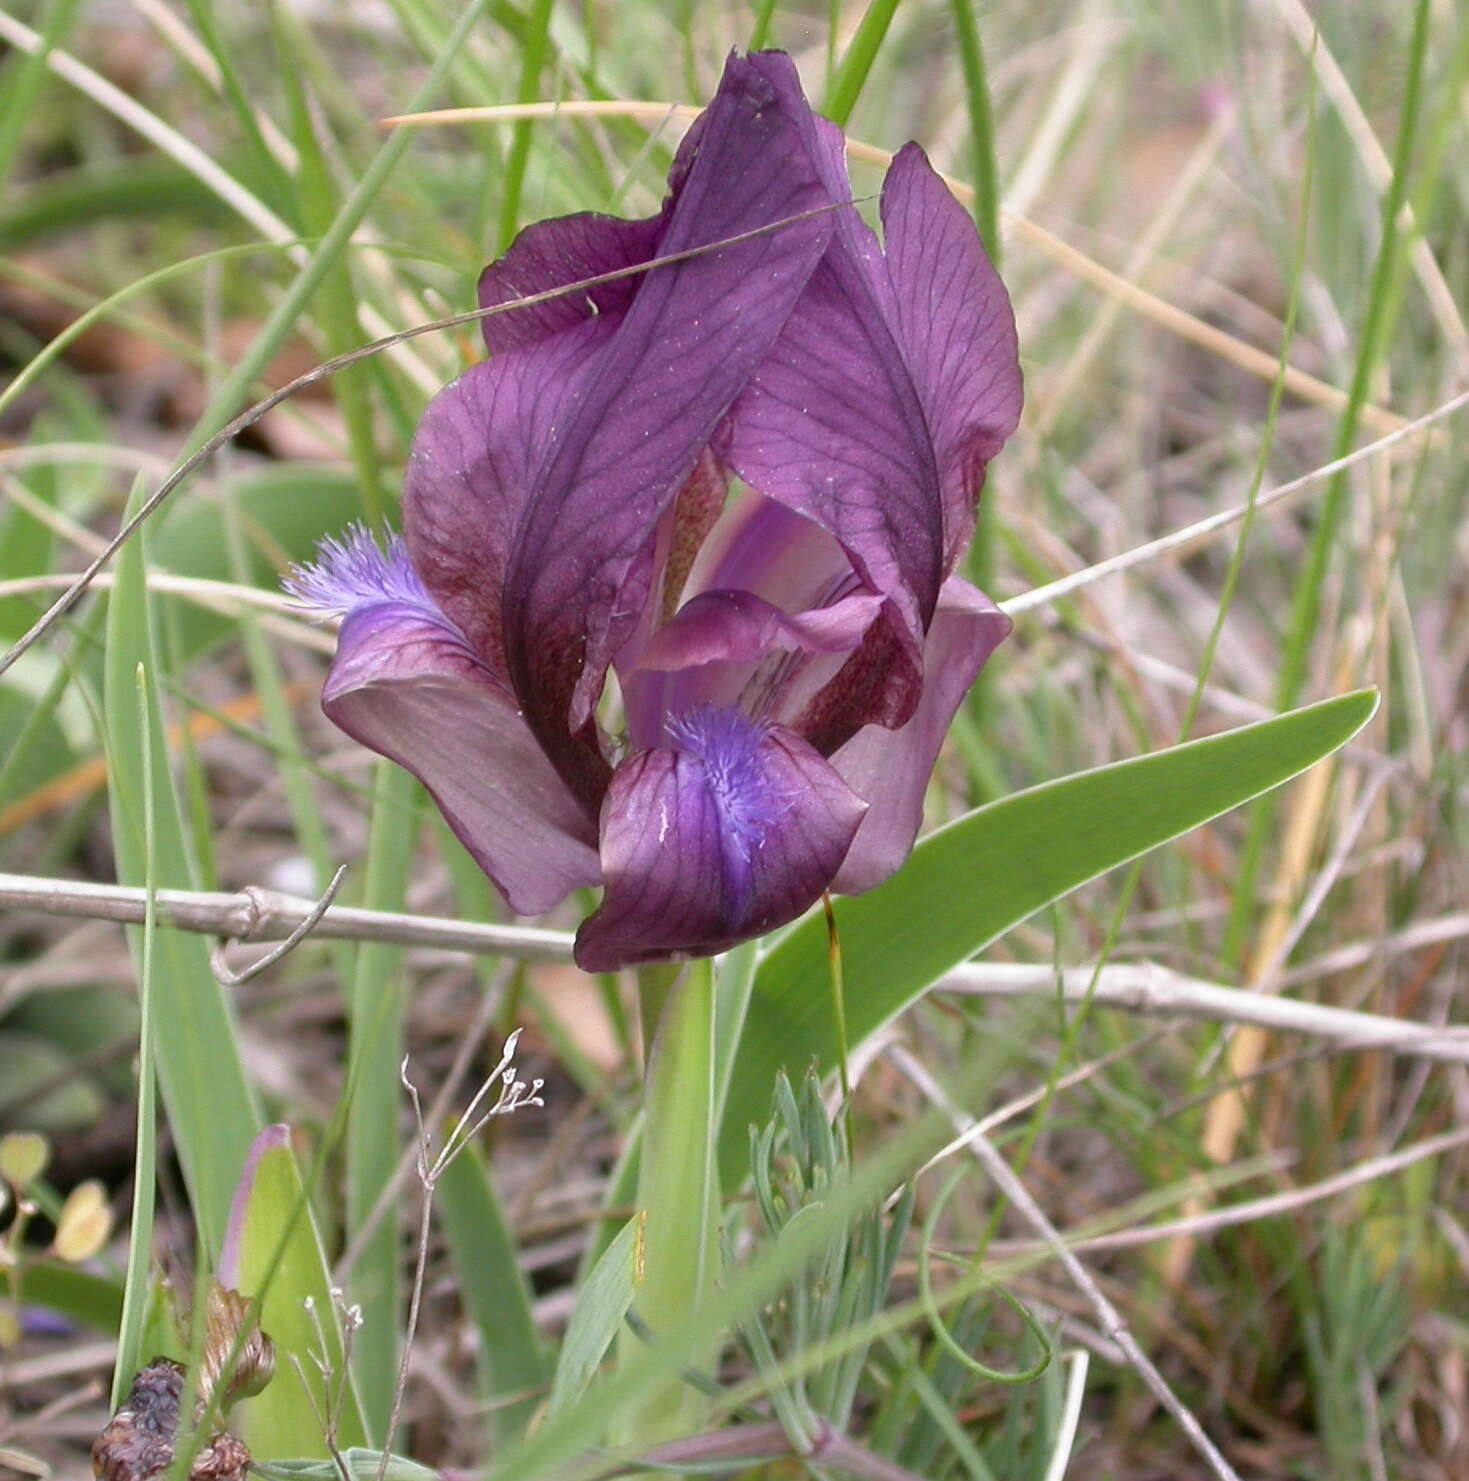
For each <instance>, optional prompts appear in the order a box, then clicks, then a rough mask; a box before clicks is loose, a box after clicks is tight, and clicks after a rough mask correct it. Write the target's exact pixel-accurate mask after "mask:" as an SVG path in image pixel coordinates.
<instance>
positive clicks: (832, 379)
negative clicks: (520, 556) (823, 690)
mask: <svg viewBox="0 0 1469 1481" xmlns="http://www.w3.org/2000/svg"><path fill="white" fill-rule="evenodd" d="M772 62H773V59H772ZM777 70H778V71H779V73H780V75H781V78H783V79H784V80H780V79H779V78H778V79H777V80H776V85H777V86H778V87H783V88H789V89H792V90H798V84H797V83H796V80H795V77H794V71H793V69H791V68H790V67H789V63H788V62H786V63H785V65H784V66H783V67H781V68H779V69H776V68H775V67H774V66H773V65H772V75H774V74H775V72H776V71H777ZM805 124H806V131H807V136H808V140H809V147H810V148H811V150H812V152H813V155H814V156H815V157H818V158H819V159H820V160H821V161H822V163H823V169H824V174H825V178H826V181H827V188H828V190H829V192H830V193H831V194H832V196H833V198H835V199H845V198H846V197H847V196H849V194H850V190H849V187H848V185H847V182H846V172H845V168H844V167H843V165H842V162H841V145H840V137H841V136H840V133H839V132H838V131H836V130H835V129H834V127H833V126H832V125H830V124H825V123H824V122H823V121H821V120H818V119H816V118H815V117H814V116H812V115H809V114H808V115H807V117H806V120H805ZM835 216H836V228H835V231H834V233H833V237H832V242H831V245H830V247H829V249H828V251H827V253H826V255H825V257H823V259H822V262H821V265H820V266H819V267H818V268H817V270H816V271H815V272H814V273H813V274H812V276H811V280H810V282H809V283H808V284H807V286H806V291H805V293H803V294H802V295H801V299H800V301H799V303H798V304H797V305H796V308H795V309H794V311H793V312H792V313H791V315H790V317H789V318H788V319H787V320H786V325H785V328H784V330H783V331H782V333H781V336H780V338H779V339H778V340H777V342H776V344H775V346H774V348H773V349H772V351H771V353H770V355H769V357H768V358H767V359H766V361H765V363H764V364H763V365H761V367H760V369H759V371H758V372H757V374H756V375H755V377H754V379H753V380H752V382H751V384H750V386H749V388H748V389H747V390H746V392H745V393H744V395H743V396H741V398H740V400H739V402H738V403H737V404H736V406H735V408H734V411H733V414H732V415H731V418H730V426H729V434H728V456H729V461H730V464H731V466H732V467H733V468H734V470H735V471H736V472H737V473H738V474H739V475H740V477H741V478H743V479H744V480H745V481H746V482H747V483H749V484H750V485H751V486H752V487H754V488H756V489H758V490H759V491H760V492H761V493H764V494H767V495H769V496H770V497H771V498H773V499H778V500H779V501H780V502H781V503H783V504H787V505H789V506H790V507H791V508H792V509H794V510H796V511H798V512H799V513H801V514H804V515H806V516H807V517H809V518H810V519H812V520H814V521H815V522H816V523H817V524H819V525H820V526H821V527H822V528H823V529H826V530H829V531H830V532H831V533H832V534H833V535H834V536H835V537H836V539H837V540H839V541H840V542H841V544H842V546H843V547H844V549H845V550H846V552H847V554H848V555H849V557H850V559H851V561H852V564H853V565H854V566H855V567H856V569H857V572H858V574H859V575H860V576H861V577H862V579H863V582H864V583H865V584H866V585H867V586H868V587H870V588H871V589H872V590H874V591H877V592H879V593H881V594H882V595H884V596H885V597H887V598H888V599H889V602H890V609H889V614H888V622H889V625H890V626H891V627H892V628H893V634H894V637H895V638H896V639H897V643H896V646H893V645H889V646H890V648H891V650H892V652H893V655H894V657H895V659H896V661H897V662H899V663H906V665H907V666H908V668H909V669H910V670H911V673H910V674H909V676H908V680H907V682H905V683H902V684H895V685H893V686H891V687H886V686H877V687H876V688H874V689H873V690H872V693H871V696H870V697H871V699H872V700H873V701H874V702H875V703H877V704H879V705H880V706H881V707H880V708H879V709H877V710H876V711H875V712H873V713H870V714H865V715H863V716H862V719H864V720H866V719H874V720H882V721H883V722H885V723H887V724H890V725H891V724H897V723H901V721H902V720H903V719H905V718H906V717H907V714H908V713H910V712H911V708H912V705H913V704H914V703H916V702H917V693H918V689H917V682H916V678H917V671H918V667H919V652H920V648H921V644H922V638H923V632H924V629H925V628H926V626H927V624H928V619H929V617H930V615H931V614H932V612H933V607H934V603H935V601H936V600H937V598H938V589H939V586H940V584H941V583H942V581H943V577H944V569H943V506H942V500H941V496H940V490H939V474H938V465H937V462H936V460H935V455H934V449H933V445H932V442H931V439H930V437H929V431H928V427H927V424H926V422H925V420H924V414H923V408H922V406H921V404H920V401H919V398H918V393H917V390H916V388H915V386H914V383H913V379H912V377H911V375H910V374H909V370H908V366H907V363H906V360H905V358H904V354H903V350H902V347H901V345H900V344H899V343H898V341H897V339H896V338H895V337H894V334H893V330H892V327H891V325H890V314H891V313H892V311H893V305H892V304H891V301H890V298H891V292H890V286H889V284H888V281H887V276H886V272H885V270H884V268H883V265H882V260H881V256H880V254H879V253H878V251H877V247H876V242H875V239H874V238H873V236H872V233H871V231H870V230H869V229H868V228H867V227H866V226H865V225H864V224H863V222H862V220H861V218H860V216H858V214H857V212H856V211H855V209H852V208H848V209H845V210H840V211H838V212H836V213H835Z"/></svg>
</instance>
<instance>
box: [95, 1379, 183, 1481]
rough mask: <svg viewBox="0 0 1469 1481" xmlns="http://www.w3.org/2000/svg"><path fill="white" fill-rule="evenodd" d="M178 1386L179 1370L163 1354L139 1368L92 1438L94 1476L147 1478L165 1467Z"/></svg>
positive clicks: (126, 1480) (103, 1480)
mask: <svg viewBox="0 0 1469 1481" xmlns="http://www.w3.org/2000/svg"><path fill="white" fill-rule="evenodd" d="M183 1391H184V1370H183V1368H182V1367H181V1366H180V1365H179V1364H178V1363H172V1362H170V1361H169V1360H168V1359H167V1358H154V1359H153V1361H152V1362H151V1363H149V1364H148V1366H147V1367H146V1368H144V1369H142V1370H141V1371H140V1372H139V1374H138V1376H137V1377H136V1378H135V1379H133V1386H132V1389H131V1391H130V1392H129V1393H128V1396H127V1400H126V1401H125V1402H124V1404H123V1406H122V1408H121V1409H119V1410H118V1411H117V1413H116V1414H114V1415H113V1416H112V1418H111V1420H110V1421H109V1422H108V1425H107V1428H106V1429H104V1430H103V1431H102V1433H101V1434H100V1435H98V1436H97V1438H96V1440H94V1441H93V1442H92V1474H93V1475H94V1476H95V1477H97V1481H151V1478H152V1477H154V1476H159V1475H162V1474H163V1472H164V1471H165V1470H167V1469H168V1466H169V1463H170V1462H171V1461H172V1460H173V1442H174V1436H175V1435H176V1434H177V1433H178V1427H179V1399H180V1396H181V1395H182V1393H183Z"/></svg>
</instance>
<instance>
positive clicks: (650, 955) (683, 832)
mask: <svg viewBox="0 0 1469 1481" xmlns="http://www.w3.org/2000/svg"><path fill="white" fill-rule="evenodd" d="M864 808H865V804H864V803H863V802H862V800H861V799H860V798H859V797H857V796H856V794H855V793H853V792H852V790H851V789H850V788H849V787H848V786H847V784H846V783H845V782H843V781H842V779H841V778H840V777H839V776H838V775H837V774H836V772H835V771H833V770H832V768H831V767H830V766H829V765H828V764H827V762H825V761H823V760H822V758H821V757H820V756H818V755H817V754H816V752H815V751H813V750H812V749H811V747H810V746H808V745H807V744H806V743H805V742H804V741H802V740H801V739H800V738H799V737H797V736H795V735H792V734H791V733H790V732H789V731H785V730H783V729H781V728H779V727H771V726H766V725H762V724H760V723H759V722H757V721H753V720H751V719H750V718H749V717H748V716H746V715H744V714H742V713H741V712H739V711H738V710H731V709H725V710H715V709H705V710H699V711H695V712H694V713H693V714H692V715H689V716H685V717H684V719H683V721H682V722H681V724H679V725H678V726H677V727H676V728H675V734H674V745H673V746H672V747H668V748H664V747H660V748H658V749H655V750H649V751H641V752H639V753H637V754H636V755H634V756H632V757H631V758H629V759H628V760H626V761H624V762H623V763H622V765H621V766H619V767H618V768H617V771H616V773H615V774H614V776H613V778H612V785H611V787H610V788H609V789H608V792H607V800H606V802H605V804H604V807H603V813H602V872H603V875H604V878H605V881H606V886H607V888H606V893H605V895H604V896H603V898H602V905H601V908H600V909H599V910H598V911H597V913H596V914H595V915H594V916H592V917H591V918H590V919H589V920H588V921H586V922H585V923H584V924H583V926H582V928H581V930H580V931H579V932H578V933H577V938H576V960H577V962H578V964H579V965H580V966H581V967H582V968H584V969H585V970H586V971H589V972H603V971H611V970H612V969H614V968H616V967H622V966H629V965H631V964H633V963H636V962H646V961H657V960H660V959H666V958H668V957H672V956H677V955H683V954H689V955H708V954H710V953H713V952H716V951H723V950H724V949H725V948H726V947H729V946H732V945H734V944H735V943H736V942H738V941H745V940H748V939H750V938H751V937H753V936H758V935H761V934H763V933H764V932H766V931H769V930H773V929H774V928H775V927H776V926H780V925H784V924H785V923H786V922H787V921H790V920H793V919H794V918H795V917H796V916H798V915H799V914H801V912H802V911H803V910H805V909H806V908H807V907H808V906H809V905H811V904H812V903H813V902H814V901H815V900H816V899H817V898H818V897H819V896H820V894H821V892H822V890H823V889H825V888H826V886H827V885H828V883H829V882H830V880H831V878H832V876H833V875H834V874H835V873H836V871H837V868H838V866H839V865H840V864H841V861H842V858H843V856H844V855H845V854H846V852H847V849H848V846H849V845H850V844H851V841H852V838H853V835H854V834H855V833H856V831H857V828H858V825H859V824H860V822H861V819H862V814H863V811H864Z"/></svg>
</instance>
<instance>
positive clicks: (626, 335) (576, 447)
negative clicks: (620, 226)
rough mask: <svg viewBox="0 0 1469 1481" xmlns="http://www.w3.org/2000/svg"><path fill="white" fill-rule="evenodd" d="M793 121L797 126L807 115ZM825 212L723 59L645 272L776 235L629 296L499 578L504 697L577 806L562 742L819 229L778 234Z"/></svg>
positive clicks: (797, 128)
mask: <svg viewBox="0 0 1469 1481" xmlns="http://www.w3.org/2000/svg"><path fill="white" fill-rule="evenodd" d="M799 111H800V112H803V113H808V112H809V110H808V109H807V107H806V104H805V103H804V100H801V101H800V102H799ZM825 200H826V195H825V192H824V190H823V189H822V186H821V183H820V181H819V179H818V178H817V174H816V169H815V166H814V164H813V163H812V161H811V158H810V156H809V153H808V151H807V150H806V148H805V147H804V144H803V140H802V133H801V120H800V117H798V116H796V112H795V108H794V105H793V104H792V102H791V100H790V99H788V98H785V97H783V96H781V95H779V94H778V93H777V92H776V90H775V89H774V88H772V87H771V86H770V85H769V84H768V82H767V81H766V80H765V79H764V77H763V76H762V74H761V73H760V72H759V71H758V70H757V68H755V67H754V66H753V65H752V64H751V62H750V61H749V60H746V59H741V58H732V59H731V60H730V62H729V64H728V66H727V68H726V70H725V75H724V79H723V81H722V82H721V84H720V88H719V92H718V94H717V95H716V97H715V99H714V101H713V102H712V103H711V104H710V106H709V108H708V109H707V110H706V112H705V114H704V118H703V124H702V128H701V130H700V132H699V135H698V142H697V148H696V149H695V150H694V151H693V157H692V159H691V160H689V161H688V164H687V174H686V176H685V177H684V178H683V180H682V182H681V186H680V188H679V191H678V195H677V199H676V200H675V202H674V203H673V206H672V209H671V211H670V213H669V217H668V226H667V230H666V232H665V233H664V235H663V238H662V240H661V242H660V247H659V255H660V256H666V255H669V254H672V253H675V252H680V251H683V250H686V249H689V248H694V247H698V246H700V245H702V244H710V243H715V242H718V241H721V240H724V239H726V238H729V237H733V236H736V235H739V234H741V233H745V232H749V231H752V230H755V229H758V228H761V227H766V226H772V225H774V224H775V223H779V222H787V223H788V224H786V225H783V226H779V227H777V229H775V230H772V231H769V232H766V233H765V234H763V235H760V236H758V237H754V238H751V239H750V240H747V241H744V242H741V243H738V244H737V245H733V246H727V247H722V248H718V249H716V250H714V251H711V252H709V253H707V254H704V255H701V256H698V257H694V258H690V259H687V260H684V261H681V262H679V263H677V264H674V265H671V266H669V267H666V268H655V269H654V270H652V271H651V272H649V273H648V274H646V275H645V276H644V277H643V278H642V280H641V285H640V287H639V288H638V291H637V293H636V295H635V297H634V298H633V301H632V304H631V306H630V307H629V308H628V309H627V311H626V313H625V314H624V315H623V316H622V318H621V321H620V322H619V323H618V324H617V325H616V328H615V330H614V331H613V333H612V335H611V338H610V339H609V341H608V343H607V344H606V346H605V347H604V348H603V350H602V351H601V352H600V353H599V354H598V355H597V356H596V357H595V359H596V364H595V373H594V374H591V375H590V376H588V377H587V378H586V379H584V380H583V381H582V382H581V383H580V385H579V387H578V393H577V396H576V398H575V404H574V405H572V406H571V407H569V409H568V410H567V411H566V413H565V415H564V417H563V418H562V420H561V421H560V422H559V423H558V425H557V427H556V435H555V437H554V439H553V440H552V442H551V445H550V447H549V451H548V456H547V457H546V458H545V460H544V461H543V462H542V463H541V464H540V466H539V468H538V470H537V478H536V497H535V500H534V502H533V503H532V504H531V505H530V506H529V507H528V508H527V509H526V512H525V516H524V518H523V520H522V521H521V524H520V527H519V531H518V534H517V538H516V541H515V544H514V546H513V549H512V553H511V559H510V567H509V570H508V572H507V575H506V584H505V603H504V610H505V643H506V655H507V659H508V664H509V671H510V675H511V679H512V681H513V684H514V687H515V690H516V693H517V694H518V695H519V697H520V699H521V702H522V704H523V705H524V707H525V711H526V715H527V718H528V719H529V721H530V724H531V726H532V728H533V729H534V730H535V732H536V734H537V736H538V737H539V738H540V740H541V742H542V744H543V745H544V746H545V747H546V750H547V752H548V754H550V755H551V756H552V758H553V760H554V761H555V762H556V764H557V766H558V769H560V771H561V772H562V774H563V776H565V777H566V778H567V780H568V783H569V784H570V785H572V786H574V787H576V788H577V789H578V790H579V791H580V792H581V794H582V795H584V796H587V795H591V793H592V791H593V790H594V789H592V788H589V787H588V786H587V785H586V780H585V777H584V767H583V762H582V758H581V756H580V754H579V751H580V746H581V744H582V743H580V742H578V741H577V740H576V739H575V737H576V736H577V735H578V733H582V732H584V731H585V729H586V727H587V726H588V725H589V724H590V723H591V721H592V718H593V712H594V709H595V706H596V704H597V701H598V699H599V697H600V695H601V692H602V688H603V685H604V682H605V678H606V672H607V668H608V666H609V664H610V663H611V660H612V657H613V655H614V654H615V653H617V652H618V651H619V649H621V648H622V646H623V645H624V644H625V642H626V641H627V639H628V637H629V636H630V634H631V633H632V631H633V629H634V628H635V627H636V624H637V622H638V618H639V616H640V614H641V613H642V612H643V610H644V608H645V607H646V605H647V603H648V601H649V599H650V595H651V592H652V588H653V582H654V570H653V537H654V531H655V529H656V527H657V524H658V521H659V520H660V518H661V517H662V516H663V514H664V512H665V511H666V510H667V508H668V507H669V505H670V504H671V503H672V501H673V499H674V498H675V497H676V495H677V494H678V492H679V490H680V489H681V488H682V487H683V485H684V483H685V481H686V480H687V478H688V477H689V474H690V473H691V472H692V471H693V469H694V467H695V464H696V462H697V460H698V458H699V455H700V453H701V452H702V451H703V449H704V448H705V447H706V446H707V445H708V444H709V442H710V439H711V438H712V436H713V434H714V431H715V429H716V427H717V426H718V425H719V423H720V422H721V420H722V419H723V418H724V416H725V415H726V413H727V412H728V410H729V407H730V405H731V404H732V403H733V401H734V399H735V397H736V396H738V394H739V393H740V391H741V390H743V389H744V387H745V385H746V384H747V383H748V381H749V379H750V376H751V375H752V373H753V372H754V370H755V368H756V366H758V365H759V363H760V362H761V360H763V359H764V357H765V355H766V353H767V351H768V350H769V347H770V345H771V343H772V341H773V340H774V339H775V337H776V335H777V334H779V332H780V329H781V326H782V325H783V324H784V322H785V319H786V316H787V315H788V314H789V313H790V310H791V306H792V304H793V303H794V302H795V301H796V299H797V298H798V296H799V295H800V293H801V291H802V289H803V288H804V286H805V284H806V281H807V279H808V277H809V276H810V274H811V271H812V268H813V267H814V266H815V264H816V262H817V261H818V260H819V258H820V256H821V253H822V252H823V250H824V249H825V245H826V241H827V238H828V236H829V235H830V231H831V223H830V221H829V220H828V219H827V218H826V217H825V216H823V215H815V216H806V217H805V219H800V220H792V218H799V217H801V216H802V214H803V213H806V212H810V211H813V210H815V209H816V208H818V207H820V206H821V205H822V204H823V203H824V202H825ZM564 337H565V336H564V335H557V336H555V337H554V338H553V339H552V340H547V341H543V342H542V343H543V345H550V344H554V343H556V342H557V341H559V340H560V339H562V338H564ZM509 358H510V357H507V360H508V359H509Z"/></svg>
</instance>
